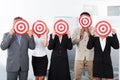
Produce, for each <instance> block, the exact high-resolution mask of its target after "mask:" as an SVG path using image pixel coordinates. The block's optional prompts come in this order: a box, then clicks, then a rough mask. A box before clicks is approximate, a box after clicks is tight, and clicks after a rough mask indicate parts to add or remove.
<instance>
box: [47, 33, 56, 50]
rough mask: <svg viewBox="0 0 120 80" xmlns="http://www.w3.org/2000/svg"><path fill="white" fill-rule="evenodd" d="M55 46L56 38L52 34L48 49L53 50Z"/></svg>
mask: <svg viewBox="0 0 120 80" xmlns="http://www.w3.org/2000/svg"><path fill="white" fill-rule="evenodd" d="M54 46H55V40H54V39H52V34H50V39H49V44H48V49H49V50H52V49H53V48H54Z"/></svg>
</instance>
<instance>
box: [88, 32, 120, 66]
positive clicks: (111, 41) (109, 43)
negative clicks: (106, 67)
mask: <svg viewBox="0 0 120 80" xmlns="http://www.w3.org/2000/svg"><path fill="white" fill-rule="evenodd" d="M93 47H94V62H95V63H97V62H99V63H105V64H111V65H112V63H111V57H110V53H111V47H113V48H114V49H118V48H119V41H118V38H117V35H116V34H114V35H113V36H112V37H110V36H109V37H107V38H106V45H105V49H104V51H102V48H101V44H100V41H99V37H93V36H90V38H89V41H88V44H87V48H88V49H92V48H93Z"/></svg>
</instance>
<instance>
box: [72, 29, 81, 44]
mask: <svg viewBox="0 0 120 80" xmlns="http://www.w3.org/2000/svg"><path fill="white" fill-rule="evenodd" d="M78 30H80V29H78V28H76V29H75V30H74V31H73V32H72V35H71V39H72V43H73V45H75V44H78V43H79V42H80V35H79V33H80V32H79V31H78Z"/></svg>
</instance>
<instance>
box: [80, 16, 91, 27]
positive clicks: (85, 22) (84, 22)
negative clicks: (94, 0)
mask: <svg viewBox="0 0 120 80" xmlns="http://www.w3.org/2000/svg"><path fill="white" fill-rule="evenodd" d="M79 23H80V25H81V26H82V27H84V28H88V27H90V26H91V24H92V19H91V17H90V16H88V15H86V14H84V15H81V16H80V17H79Z"/></svg>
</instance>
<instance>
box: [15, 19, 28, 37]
mask: <svg viewBox="0 0 120 80" xmlns="http://www.w3.org/2000/svg"><path fill="white" fill-rule="evenodd" d="M13 28H14V30H15V33H16V34H19V35H23V34H26V33H27V32H28V31H29V24H28V22H27V21H26V20H24V19H17V20H15V21H14V23H13Z"/></svg>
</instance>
